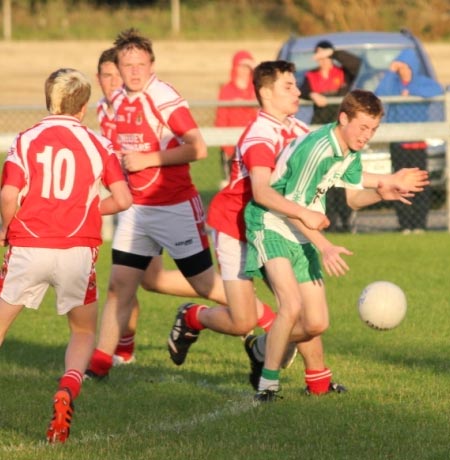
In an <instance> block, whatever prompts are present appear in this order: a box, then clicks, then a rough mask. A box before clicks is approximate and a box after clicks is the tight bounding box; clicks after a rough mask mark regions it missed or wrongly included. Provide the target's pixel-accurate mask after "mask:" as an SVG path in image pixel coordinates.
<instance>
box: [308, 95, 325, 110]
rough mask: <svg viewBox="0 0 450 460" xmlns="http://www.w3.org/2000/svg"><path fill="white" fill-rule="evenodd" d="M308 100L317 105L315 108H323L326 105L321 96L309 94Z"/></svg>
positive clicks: (323, 97)
mask: <svg viewBox="0 0 450 460" xmlns="http://www.w3.org/2000/svg"><path fill="white" fill-rule="evenodd" d="M310 98H311V100H312V101H313V102H314V104H315V105H317V107H325V106H326V105H328V99H327V97H326V96H324V95H323V94H320V93H311V94H310Z"/></svg>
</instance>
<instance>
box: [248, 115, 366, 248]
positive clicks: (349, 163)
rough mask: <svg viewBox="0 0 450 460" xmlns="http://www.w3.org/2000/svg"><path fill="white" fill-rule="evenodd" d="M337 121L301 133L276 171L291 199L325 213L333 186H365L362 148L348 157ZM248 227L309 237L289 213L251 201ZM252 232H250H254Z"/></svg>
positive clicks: (277, 185) (276, 182) (280, 188)
mask: <svg viewBox="0 0 450 460" xmlns="http://www.w3.org/2000/svg"><path fill="white" fill-rule="evenodd" d="M336 125H337V123H330V124H327V125H324V126H323V127H322V128H320V129H318V130H316V131H314V132H312V133H309V134H307V135H305V136H302V137H299V138H298V139H296V140H294V141H293V142H291V144H289V145H288V146H287V147H285V149H284V150H283V151H282V152H281V154H280V155H279V157H278V159H277V163H276V167H275V169H274V171H273V173H272V183H271V185H272V187H273V188H274V189H275V190H276V191H277V192H279V193H280V194H281V195H284V196H285V197H286V198H287V199H289V200H292V201H295V202H296V203H298V204H301V205H303V206H307V207H308V208H309V209H313V210H315V211H319V212H322V213H324V214H325V209H326V201H325V200H326V192H327V190H328V189H330V188H331V187H333V186H335V187H345V188H354V189H362V188H363V186H362V164H361V154H360V152H349V153H348V154H347V155H346V156H345V157H344V155H343V153H342V151H341V148H340V146H339V143H338V140H337V138H336V135H335V128H336ZM245 222H246V226H247V229H248V230H250V231H251V232H252V231H258V230H262V229H265V230H273V231H275V232H277V233H279V234H281V235H282V236H284V237H285V238H287V239H288V240H291V241H294V242H300V243H306V242H308V240H307V239H306V238H305V237H304V236H303V235H302V234H301V233H300V232H299V231H298V230H297V229H295V228H294V227H293V226H292V225H291V224H290V223H289V221H288V219H287V218H286V217H285V216H282V215H280V214H277V213H273V212H270V211H268V210H267V209H266V208H265V207H263V206H260V205H258V204H256V203H255V202H254V201H251V202H250V203H249V204H248V205H247V208H246V210H245ZM251 232H250V234H251Z"/></svg>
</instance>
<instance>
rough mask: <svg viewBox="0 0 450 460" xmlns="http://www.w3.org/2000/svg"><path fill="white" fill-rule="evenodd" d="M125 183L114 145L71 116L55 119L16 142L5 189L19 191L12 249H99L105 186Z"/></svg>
mask: <svg viewBox="0 0 450 460" xmlns="http://www.w3.org/2000/svg"><path fill="white" fill-rule="evenodd" d="M119 180H124V176H123V173H122V170H121V166H120V163H119V161H118V159H117V157H116V155H115V154H114V151H113V148H112V144H111V142H110V141H109V140H107V139H106V138H104V137H103V136H99V135H98V134H96V133H94V132H93V131H91V130H90V129H89V128H86V127H85V126H83V125H82V124H81V123H80V121H79V120H78V119H76V118H74V117H71V116H64V115H51V116H48V117H45V118H44V119H42V120H41V121H40V122H39V123H38V124H36V125H35V126H33V127H32V128H30V129H28V130H26V131H24V132H22V133H20V134H19V135H18V136H17V137H16V138H15V140H14V142H13V144H12V146H11V148H10V150H9V152H8V156H7V158H6V160H5V164H4V167H3V173H2V186H3V185H13V186H15V187H18V188H19V190H20V194H19V203H18V204H19V205H20V207H19V209H18V210H17V213H16V215H15V217H14V218H13V220H12V221H11V224H10V226H9V229H8V235H7V237H8V241H9V243H10V244H11V245H12V246H28V247H43V248H69V247H74V246H88V247H96V246H98V245H99V244H100V243H101V241H102V240H101V233H100V232H101V224H102V219H101V215H100V212H99V202H100V196H99V194H100V183H101V182H103V184H104V185H105V186H106V187H108V186H109V185H110V184H112V183H114V182H117V181H119Z"/></svg>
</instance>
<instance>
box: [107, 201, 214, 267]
mask: <svg viewBox="0 0 450 460" xmlns="http://www.w3.org/2000/svg"><path fill="white" fill-rule="evenodd" d="M112 247H113V249H115V250H117V251H122V252H126V253H129V254H137V255H140V256H147V257H154V256H157V255H159V254H160V253H161V249H163V248H164V249H166V250H167V252H168V254H169V255H170V256H171V257H172V258H173V259H184V258H185V257H190V256H193V255H195V254H198V253H200V252H202V251H204V250H205V249H207V248H208V247H209V241H208V235H207V233H206V229H205V213H204V211H203V205H202V202H201V199H200V196H197V197H195V198H193V199H191V200H188V201H184V202H182V203H178V204H174V205H170V206H142V205H136V204H134V205H133V206H131V207H130V208H128V209H127V210H126V211H122V212H121V213H119V222H118V225H117V229H116V232H115V234H114V240H113V244H112Z"/></svg>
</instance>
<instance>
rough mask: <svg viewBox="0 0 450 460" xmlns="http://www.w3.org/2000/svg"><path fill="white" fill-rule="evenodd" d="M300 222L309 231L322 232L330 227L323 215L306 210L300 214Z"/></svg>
mask: <svg viewBox="0 0 450 460" xmlns="http://www.w3.org/2000/svg"><path fill="white" fill-rule="evenodd" d="M300 220H301V221H302V222H303V223H304V224H305V225H306V226H307V227H308V228H309V229H311V230H323V229H324V228H327V227H328V226H329V225H330V221H329V219H328V217H327V216H326V215H325V214H322V213H321V212H318V211H312V210H311V209H306V208H305V210H304V211H303V212H302V215H301V217H300Z"/></svg>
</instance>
